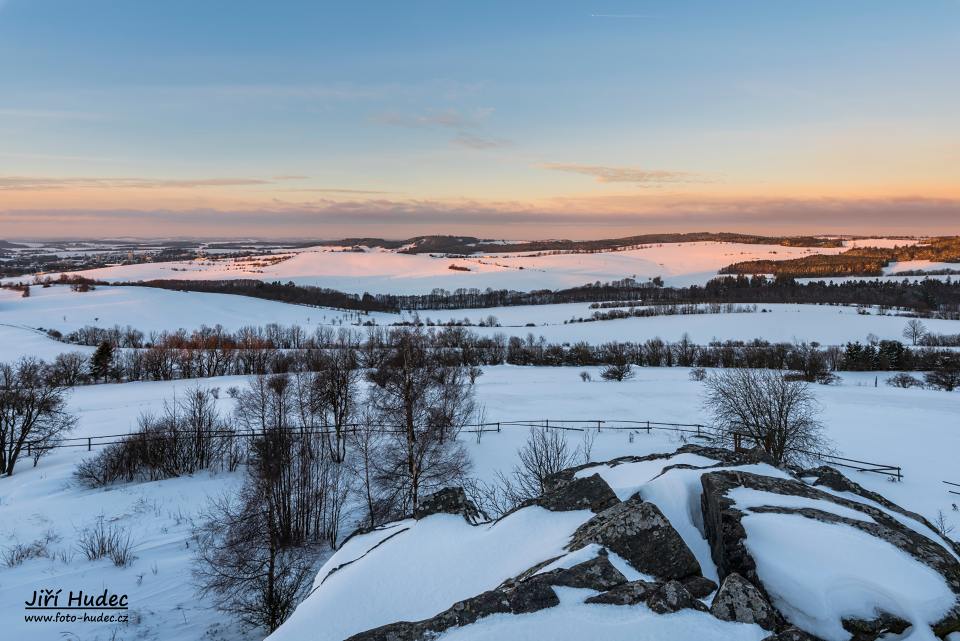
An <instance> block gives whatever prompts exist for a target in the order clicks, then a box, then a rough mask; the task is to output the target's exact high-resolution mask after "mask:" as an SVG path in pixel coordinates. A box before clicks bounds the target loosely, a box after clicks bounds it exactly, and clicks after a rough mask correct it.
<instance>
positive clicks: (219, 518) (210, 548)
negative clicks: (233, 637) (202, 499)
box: [194, 483, 315, 632]
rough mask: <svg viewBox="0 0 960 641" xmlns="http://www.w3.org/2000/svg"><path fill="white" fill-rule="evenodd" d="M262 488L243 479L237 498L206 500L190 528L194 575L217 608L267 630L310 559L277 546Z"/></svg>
mask: <svg viewBox="0 0 960 641" xmlns="http://www.w3.org/2000/svg"><path fill="white" fill-rule="evenodd" d="M263 489H264V488H262V487H257V484H256V483H248V484H247V485H246V486H245V487H244V489H243V491H242V492H241V493H240V495H239V496H237V497H221V498H219V499H215V500H214V501H212V502H211V504H210V506H209V507H208V509H207V513H206V515H205V519H204V522H203V525H201V526H200V527H199V528H198V529H197V530H196V532H195V536H196V540H197V546H196V560H197V563H196V565H195V566H194V578H195V579H196V581H197V583H198V584H199V591H200V593H201V594H203V595H206V594H211V595H212V596H213V597H214V603H215V604H216V607H217V608H218V609H219V610H222V611H224V612H227V613H229V614H232V615H235V616H236V617H237V618H238V619H239V620H240V622H241V623H242V624H244V625H246V626H249V627H262V628H265V629H266V630H268V631H270V632H272V631H273V630H276V629H277V628H278V627H280V624H282V623H283V622H284V621H285V620H286V619H287V617H289V616H290V614H292V613H293V610H294V608H295V607H296V605H297V603H298V602H299V600H300V599H301V597H302V596H303V594H304V592H305V591H306V588H307V587H308V585H309V580H310V577H311V576H312V575H313V559H314V558H315V557H314V555H313V554H311V553H310V550H309V549H308V548H297V547H285V546H283V545H282V544H281V541H280V536H279V532H278V529H277V526H276V522H275V518H274V517H275V515H276V511H275V506H274V505H273V504H272V503H271V502H270V501H269V500H268V496H267V494H266V493H264V492H263Z"/></svg>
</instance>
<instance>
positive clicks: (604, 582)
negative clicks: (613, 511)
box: [526, 552, 627, 592]
mask: <svg viewBox="0 0 960 641" xmlns="http://www.w3.org/2000/svg"><path fill="white" fill-rule="evenodd" d="M526 580H527V581H540V582H543V583H546V584H548V585H561V586H564V587H568V588H588V589H590V590H597V591H598V592H602V591H604V590H609V589H610V588H613V587H615V586H618V585H621V584H623V583H626V582H627V577H625V576H623V574H622V573H621V572H620V570H618V569H617V568H615V567H613V564H612V563H610V560H609V559H608V558H607V555H606V552H604V553H603V554H600V555H598V556H596V557H594V558H592V559H590V560H589V561H584V562H583V563H578V564H577V565H574V566H573V567H571V568H565V569H557V570H551V571H549V572H543V573H542V574H535V575H533V576H532V577H529V578H528V579H526Z"/></svg>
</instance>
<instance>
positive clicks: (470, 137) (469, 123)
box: [373, 108, 513, 150]
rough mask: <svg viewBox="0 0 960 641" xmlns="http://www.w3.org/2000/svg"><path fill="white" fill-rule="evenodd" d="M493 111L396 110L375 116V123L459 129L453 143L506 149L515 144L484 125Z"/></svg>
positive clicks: (489, 109)
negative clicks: (419, 112)
mask: <svg viewBox="0 0 960 641" xmlns="http://www.w3.org/2000/svg"><path fill="white" fill-rule="evenodd" d="M491 114H493V109H491V108H478V109H473V110H471V111H461V110H458V109H444V110H441V111H428V112H426V113H421V114H399V113H394V112H389V113H382V114H378V115H376V116H375V117H374V118H373V120H374V122H376V123H379V124H383V125H390V126H393V127H405V128H408V129H441V130H447V129H449V130H453V131H454V132H456V134H455V135H454V137H453V139H451V141H450V143H451V144H452V145H454V146H456V147H463V148H465V149H478V150H490V149H503V148H504V147H510V146H511V145H512V144H513V143H512V142H511V141H509V140H506V139H505V138H499V137H497V136H492V135H489V134H487V133H485V132H484V126H485V123H486V121H487V120H488V119H489V117H490V116H491Z"/></svg>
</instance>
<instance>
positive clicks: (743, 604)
mask: <svg viewBox="0 0 960 641" xmlns="http://www.w3.org/2000/svg"><path fill="white" fill-rule="evenodd" d="M710 613H711V614H712V615H713V616H715V617H717V618H718V619H722V620H724V621H736V622H737V623H756V624H757V625H759V626H760V627H761V628H764V629H765V630H774V629H776V628H777V626H778V625H780V624H781V622H782V619H781V618H780V616H779V615H778V614H777V611H776V610H774V608H773V606H772V605H770V602H769V601H767V599H766V597H764V596H763V594H762V593H761V592H760V590H758V589H757V588H756V586H754V585H753V584H752V583H750V582H749V581H747V580H746V579H744V578H743V577H742V576H740V575H739V574H737V573H735V572H734V573H731V574H728V575H727V576H726V578H725V579H724V580H723V584H721V586H720V591H719V592H717V595H716V596H715V597H713V603H712V604H711V606H710Z"/></svg>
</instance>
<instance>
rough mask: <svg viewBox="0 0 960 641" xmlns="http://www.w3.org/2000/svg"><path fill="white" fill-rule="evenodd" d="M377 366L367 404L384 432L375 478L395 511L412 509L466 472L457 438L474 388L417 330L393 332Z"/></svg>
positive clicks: (466, 419) (370, 374) (471, 403)
mask: <svg viewBox="0 0 960 641" xmlns="http://www.w3.org/2000/svg"><path fill="white" fill-rule="evenodd" d="M376 362H377V367H375V368H374V369H372V370H371V371H369V372H368V380H369V381H370V382H371V383H372V386H371V388H370V399H369V404H370V406H371V407H373V408H375V409H376V411H377V413H378V414H379V416H380V419H381V423H383V424H384V425H385V426H386V427H387V428H388V429H387V436H388V438H387V439H385V443H384V447H383V452H382V456H381V465H380V469H378V473H377V479H378V482H379V483H380V485H381V487H382V488H387V487H389V488H390V490H389V492H388V493H389V494H390V495H391V496H392V497H393V500H394V501H396V505H397V507H398V509H399V510H400V511H402V512H408V511H413V510H416V508H417V505H418V503H419V500H420V496H421V495H422V494H424V493H427V492H430V491H433V490H435V489H438V488H440V487H442V486H443V485H445V484H447V483H449V482H450V481H452V480H453V479H456V478H458V477H461V476H463V474H464V473H465V472H466V470H467V469H468V468H469V464H470V461H469V458H468V457H467V454H466V451H465V450H464V449H463V446H462V445H461V444H460V443H459V442H458V441H457V435H458V434H459V432H460V429H461V428H462V427H463V426H464V425H466V424H467V423H468V422H469V420H470V417H471V416H472V415H473V411H474V400H473V385H472V384H471V383H470V381H469V374H468V373H467V372H466V371H465V368H463V367H462V366H458V365H452V364H447V362H445V360H444V358H443V355H442V354H440V353H438V352H437V351H435V350H431V348H430V345H429V341H428V337H427V336H426V335H425V334H423V332H422V331H421V330H420V329H419V328H416V329H413V330H401V331H396V332H393V333H392V334H391V336H390V345H389V346H387V347H386V353H385V354H384V356H383V357H382V358H378V359H377V361H376Z"/></svg>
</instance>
